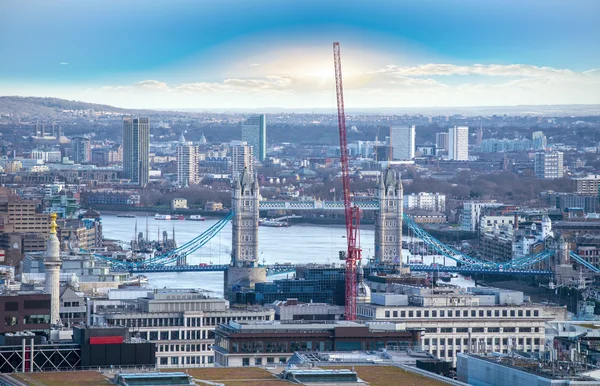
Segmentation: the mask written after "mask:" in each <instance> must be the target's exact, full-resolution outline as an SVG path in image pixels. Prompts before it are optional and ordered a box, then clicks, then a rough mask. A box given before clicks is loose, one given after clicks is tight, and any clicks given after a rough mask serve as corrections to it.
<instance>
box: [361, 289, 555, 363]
mask: <svg viewBox="0 0 600 386" xmlns="http://www.w3.org/2000/svg"><path fill="white" fill-rule="evenodd" d="M395 291H396V292H402V294H389V295H385V296H384V301H378V300H377V299H378V298H377V296H375V295H378V294H375V293H373V294H372V296H371V299H372V300H371V304H364V303H363V304H359V305H358V307H357V315H358V317H359V319H363V320H377V321H390V322H403V323H406V328H407V329H424V333H423V336H422V338H421V347H422V349H423V350H425V351H428V352H430V353H431V354H433V355H435V356H436V357H439V358H442V359H445V360H448V361H451V362H453V363H454V365H456V357H457V355H458V354H459V353H461V352H466V351H473V350H474V348H475V347H484V349H485V350H487V351H496V352H500V353H507V352H508V351H509V350H510V349H511V346H510V345H509V340H511V342H512V343H513V344H514V347H515V348H516V349H517V350H520V351H525V352H537V351H544V349H545V323H546V322H547V321H550V320H564V318H566V312H567V311H566V307H558V306H557V307H553V306H548V305H542V304H536V303H527V302H524V301H523V293H522V292H517V291H508V290H499V289H494V288H473V289H472V291H471V292H470V293H461V292H459V291H457V290H454V289H444V288H434V289H431V288H424V287H412V286H402V285H397V288H395ZM388 297H389V298H392V299H390V300H387V299H385V298H388Z"/></svg>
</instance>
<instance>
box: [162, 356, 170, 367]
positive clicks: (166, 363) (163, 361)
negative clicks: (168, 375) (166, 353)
mask: <svg viewBox="0 0 600 386" xmlns="http://www.w3.org/2000/svg"><path fill="white" fill-rule="evenodd" d="M160 364H161V365H164V366H166V365H168V364H169V358H167V357H161V358H160Z"/></svg>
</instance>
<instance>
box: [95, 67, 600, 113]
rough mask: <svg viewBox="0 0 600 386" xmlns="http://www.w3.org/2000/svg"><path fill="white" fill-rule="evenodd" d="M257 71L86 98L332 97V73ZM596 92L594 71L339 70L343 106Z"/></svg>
mask: <svg viewBox="0 0 600 386" xmlns="http://www.w3.org/2000/svg"><path fill="white" fill-rule="evenodd" d="M282 68H284V69H285V67H282ZM260 69H262V71H263V74H262V75H261V74H260V73H257V74H258V75H256V76H248V77H240V76H238V77H229V78H224V79H221V80H220V81H212V82H206V81H198V82H188V83H179V84H177V83H168V82H164V81H160V80H154V79H148V80H143V81H140V82H137V83H132V84H130V85H117V86H105V87H101V88H99V89H95V90H91V91H89V92H88V93H89V94H90V95H91V94H103V95H104V94H107V93H108V94H110V95H111V96H112V97H116V98H120V97H121V96H122V97H123V98H126V97H127V98H129V99H131V96H133V95H135V96H136V98H138V99H137V100H138V101H139V103H142V101H144V100H145V99H144V98H146V97H147V98H148V99H147V100H148V101H150V102H151V103H159V101H161V100H162V101H164V104H161V105H159V107H186V106H188V105H189V104H193V106H192V107H197V105H202V106H205V107H210V106H212V105H215V106H218V107H260V106H266V105H270V106H282V107H296V106H297V107H327V106H329V104H331V101H334V100H335V99H334V98H332V95H334V93H335V85H334V79H333V74H331V76H330V75H329V74H328V73H326V72H320V71H306V72H305V73H301V72H295V73H283V72H282V73H271V74H265V73H264V71H266V70H264V69H263V67H262V66H261V67H260ZM282 71H284V70H282ZM331 72H333V71H331ZM492 78H493V79H492ZM599 87H600V69H591V70H588V71H584V72H576V71H573V70H569V69H556V68H552V67H538V66H533V65H526V64H513V65H499V64H491V65H482V64H473V65H468V66H465V65H461V66H459V65H452V64H445V63H429V64H422V65H417V66H410V67H402V66H396V65H389V66H385V67H381V68H371V69H363V70H360V71H358V70H356V71H348V72H346V73H344V91H345V93H346V100H347V103H348V104H349V105H355V106H364V107H393V106H407V107H410V106H481V105H516V104H563V103H564V104H571V103H600V95H599V94H598V93H597V89H598V88H599ZM170 103H173V104H176V105H175V106H171V105H168V104H170ZM324 105H326V106H324ZM329 107H330V106H329Z"/></svg>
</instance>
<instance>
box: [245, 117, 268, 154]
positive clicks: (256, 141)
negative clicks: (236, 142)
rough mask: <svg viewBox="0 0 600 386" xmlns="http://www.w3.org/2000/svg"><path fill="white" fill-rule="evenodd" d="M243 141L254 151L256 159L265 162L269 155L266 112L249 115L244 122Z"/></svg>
mask: <svg viewBox="0 0 600 386" xmlns="http://www.w3.org/2000/svg"><path fill="white" fill-rule="evenodd" d="M242 141H244V142H246V143H247V144H248V146H250V147H251V149H252V151H253V152H254V153H253V155H254V159H255V160H257V161H260V162H263V161H264V160H265V158H266V157H267V117H266V116H265V115H264V114H261V115H255V116H252V117H249V118H248V119H246V120H245V121H244V123H242Z"/></svg>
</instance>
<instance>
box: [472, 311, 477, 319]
mask: <svg viewBox="0 0 600 386" xmlns="http://www.w3.org/2000/svg"><path fill="white" fill-rule="evenodd" d="M476 316H477V311H475V310H471V317H472V318H474V317H476Z"/></svg>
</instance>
